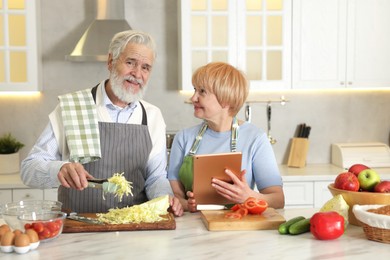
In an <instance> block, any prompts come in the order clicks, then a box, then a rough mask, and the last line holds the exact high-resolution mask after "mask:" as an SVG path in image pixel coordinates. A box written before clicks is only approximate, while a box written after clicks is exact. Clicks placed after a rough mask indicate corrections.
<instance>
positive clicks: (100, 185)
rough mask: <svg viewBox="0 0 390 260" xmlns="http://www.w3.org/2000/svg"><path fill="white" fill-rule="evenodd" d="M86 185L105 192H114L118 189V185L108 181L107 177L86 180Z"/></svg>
mask: <svg viewBox="0 0 390 260" xmlns="http://www.w3.org/2000/svg"><path fill="white" fill-rule="evenodd" d="M88 187H89V188H95V189H102V190H103V191H104V192H106V193H115V192H116V191H117V189H118V185H116V184H115V183H111V182H108V180H107V179H93V180H88Z"/></svg>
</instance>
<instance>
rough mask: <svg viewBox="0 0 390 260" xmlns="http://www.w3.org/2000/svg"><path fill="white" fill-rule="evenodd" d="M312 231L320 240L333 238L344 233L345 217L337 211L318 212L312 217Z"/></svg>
mask: <svg viewBox="0 0 390 260" xmlns="http://www.w3.org/2000/svg"><path fill="white" fill-rule="evenodd" d="M310 232H311V233H312V234H313V236H314V237H315V238H317V239H320V240H331V239H336V238H338V237H340V236H341V235H342V234H344V218H343V216H341V215H340V214H339V213H337V212H335V211H328V212H317V213H315V214H314V215H313V216H312V217H311V218H310Z"/></svg>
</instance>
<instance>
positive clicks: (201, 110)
mask: <svg viewBox="0 0 390 260" xmlns="http://www.w3.org/2000/svg"><path fill="white" fill-rule="evenodd" d="M192 84H193V86H194V94H193V96H192V98H191V101H192V104H193V106H194V115H195V117H197V118H199V119H203V122H202V123H201V124H199V125H196V126H193V127H190V128H187V129H184V130H182V131H180V132H178V133H177V134H176V136H175V139H174V141H173V144H172V148H171V153H170V160H169V169H168V179H169V180H170V183H171V187H172V189H173V192H174V193H175V196H176V197H178V198H179V199H180V201H181V203H182V205H183V208H184V209H185V210H186V211H190V212H195V211H196V210H197V209H196V207H197V203H196V198H195V196H194V193H193V192H192V178H188V176H189V175H191V174H192V172H190V171H189V170H188V167H183V166H182V165H183V162H185V158H186V156H187V155H191V154H195V153H196V154H213V153H226V152H235V151H237V152H242V169H243V170H242V177H241V178H238V177H236V175H234V173H233V172H231V171H230V170H229V169H227V170H226V171H225V173H226V174H227V175H229V176H230V177H231V179H232V180H233V183H227V182H224V181H221V180H218V179H213V180H212V186H213V187H214V188H215V189H216V191H217V192H218V193H219V194H220V195H222V196H223V197H225V198H227V199H229V200H230V201H232V202H234V203H243V202H244V201H245V200H246V199H247V198H248V197H255V198H257V199H263V200H265V201H267V202H268V205H269V206H270V207H273V208H283V207H284V193H283V188H282V179H281V176H280V173H279V169H278V166H277V163H276V159H275V155H274V153H273V150H272V147H271V144H270V142H269V140H268V138H267V135H266V133H265V132H264V131H262V130H260V129H259V128H257V127H256V126H255V125H253V124H251V123H248V122H245V121H243V120H239V119H237V117H236V116H237V113H238V112H239V111H240V109H241V107H242V105H243V104H244V102H245V100H246V98H247V96H248V92H249V86H248V81H247V80H246V78H245V76H244V75H243V74H242V73H241V72H240V71H239V70H237V69H236V68H234V67H233V66H231V65H229V64H226V63H222V62H212V63H209V64H207V65H205V66H202V67H200V68H198V69H197V70H196V71H195V72H194V74H193V77H192ZM232 132H233V133H236V132H237V133H238V138H237V140H232V138H234V136H237V135H236V134H232ZM197 136H198V137H201V138H198V139H201V141H200V143H199V145H193V144H194V142H195V140H196V139H197V138H196V137H197ZM235 141H236V142H235ZM234 143H236V146H235V145H232V144H234ZM190 151H191V152H190ZM188 180H190V181H188ZM255 187H256V188H257V190H255Z"/></svg>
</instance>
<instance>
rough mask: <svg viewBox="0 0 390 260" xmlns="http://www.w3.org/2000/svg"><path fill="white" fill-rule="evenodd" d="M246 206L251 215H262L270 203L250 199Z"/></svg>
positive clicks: (246, 201) (245, 203)
mask: <svg viewBox="0 0 390 260" xmlns="http://www.w3.org/2000/svg"><path fill="white" fill-rule="evenodd" d="M244 206H245V208H247V209H248V212H249V214H256V215H260V214H261V213H263V212H264V211H265V210H266V209H267V208H268V203H267V202H266V201H265V200H261V199H260V200H258V199H256V198H253V197H249V198H248V199H247V200H245V202H244Z"/></svg>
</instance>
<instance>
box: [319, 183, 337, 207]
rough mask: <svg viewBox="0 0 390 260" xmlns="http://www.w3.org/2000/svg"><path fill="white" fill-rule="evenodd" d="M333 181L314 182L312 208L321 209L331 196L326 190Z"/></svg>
mask: <svg viewBox="0 0 390 260" xmlns="http://www.w3.org/2000/svg"><path fill="white" fill-rule="evenodd" d="M332 182H333V181H315V182H314V207H315V208H321V207H322V206H323V205H324V204H325V202H327V201H328V200H330V199H331V198H332V197H333V196H332V193H330V191H329V189H328V185H329V184H331V183H332Z"/></svg>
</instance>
